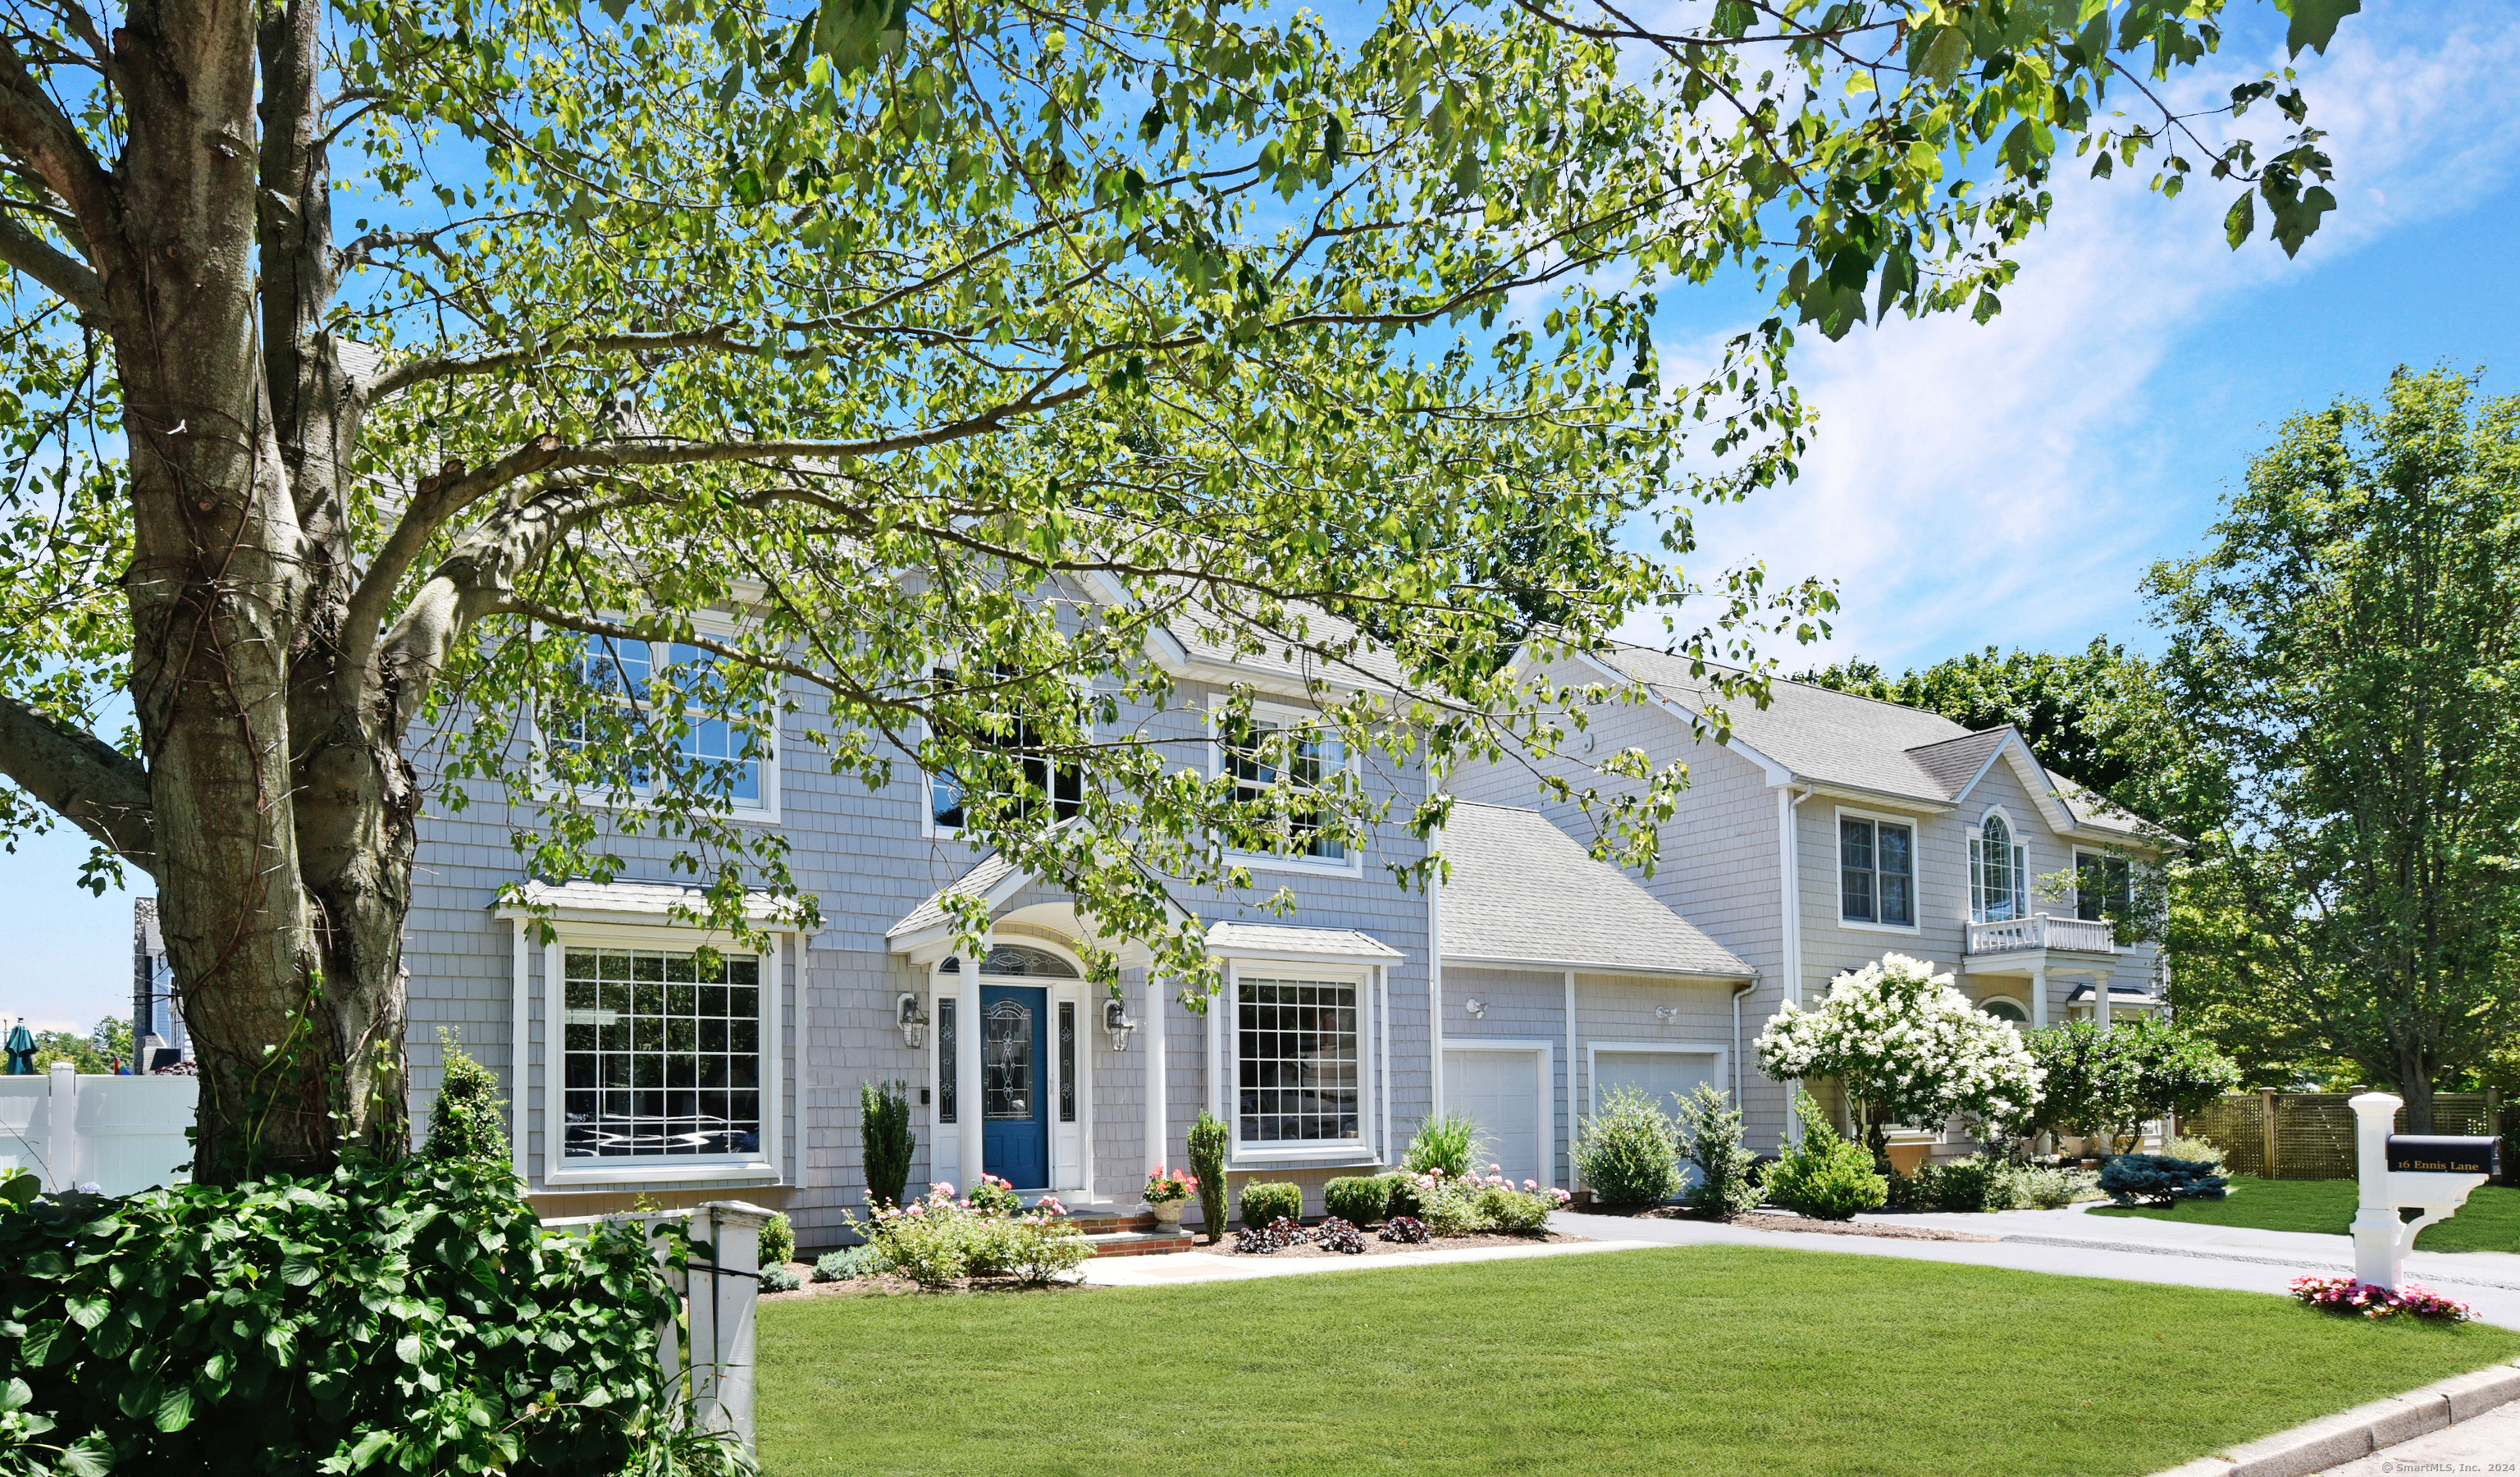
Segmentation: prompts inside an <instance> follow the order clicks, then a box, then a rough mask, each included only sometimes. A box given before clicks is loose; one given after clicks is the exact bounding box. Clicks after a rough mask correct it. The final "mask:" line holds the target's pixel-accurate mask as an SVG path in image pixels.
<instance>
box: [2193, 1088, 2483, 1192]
mask: <svg viewBox="0 0 2520 1477" xmlns="http://www.w3.org/2000/svg"><path fill="white" fill-rule="evenodd" d="M2353 1096H2354V1094H2353V1093H2350V1092H2234V1093H2232V1094H2231V1095H2230V1096H2228V1097H2226V1098H2224V1099H2223V1100H2222V1101H2220V1102H2218V1103H2216V1104H2214V1106H2212V1107H2210V1108H2207V1109H2206V1110H2205V1111H2204V1112H2202V1113H2198V1114H2195V1115H2194V1116H2192V1117H2189V1118H2186V1119H2183V1120H2181V1122H2180V1125H2179V1130H2180V1131H2181V1132H2182V1133H2184V1134H2186V1135H2188V1136H2189V1137H2192V1138H2201V1139H2204V1140H2205V1141H2206V1142H2207V1143H2210V1144H2212V1145H2213V1146H2214V1147H2216V1148H2218V1149H2221V1150H2222V1151H2223V1154H2224V1167H2225V1168H2226V1169H2228V1170H2229V1171H2230V1172H2231V1173H2233V1174H2235V1175H2257V1176H2260V1177H2265V1178H2268V1179H2351V1178H2353V1177H2354V1173H2355V1171H2354V1110H2353V1109H2352V1108H2349V1107H2347V1106H2346V1105H2345V1104H2346V1102H2347V1101H2348V1100H2349V1099H2351V1098H2352V1097H2353ZM2502 1117H2503V1115H2502V1108H2501V1104H2500V1102H2499V1101H2498V1100H2497V1098H2496V1096H2495V1094H2493V1093H2491V1092H2441V1093H2436V1094H2435V1095H2434V1097H2433V1131H2434V1132H2436V1133H2482V1134H2488V1135H2491V1136H2495V1137H2499V1136H2501V1133H2502ZM2396 1131H2398V1132H2401V1133H2403V1132H2405V1131H2407V1114H2406V1110H2405V1109H2403V1108H2401V1109H2399V1110H2398V1120H2397V1124H2396Z"/></svg>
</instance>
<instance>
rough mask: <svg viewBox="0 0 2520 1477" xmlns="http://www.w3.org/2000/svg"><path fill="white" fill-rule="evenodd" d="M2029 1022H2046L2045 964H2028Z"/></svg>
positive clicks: (2046, 983) (2046, 991)
mask: <svg viewBox="0 0 2520 1477" xmlns="http://www.w3.org/2000/svg"><path fill="white" fill-rule="evenodd" d="M2030 1024H2031V1025H2032V1026H2045V1025H2047V1024H2048V966H2047V965H2045V964H2033V965H2031V966H2030Z"/></svg>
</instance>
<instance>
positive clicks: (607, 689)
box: [558, 636, 777, 811]
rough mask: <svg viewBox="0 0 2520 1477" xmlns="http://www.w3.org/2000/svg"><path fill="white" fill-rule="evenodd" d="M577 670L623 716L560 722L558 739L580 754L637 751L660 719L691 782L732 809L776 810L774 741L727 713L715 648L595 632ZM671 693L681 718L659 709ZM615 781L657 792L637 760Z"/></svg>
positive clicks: (648, 792) (651, 777) (639, 792)
mask: <svg viewBox="0 0 2520 1477" xmlns="http://www.w3.org/2000/svg"><path fill="white" fill-rule="evenodd" d="M577 674H578V680H579V681H580V682H581V683H582V684H583V686H584V687H585V689H586V690H587V692H588V693H590V694H591V695H592V697H593V698H594V700H595V701H596V702H598V703H600V704H604V705H607V706H608V707H609V708H610V710H611V711H612V714H613V715H614V716H616V717H617V718H618V719H619V721H618V722H617V723H607V722H603V721H601V720H600V719H598V718H596V717H594V716H592V715H580V716H577V717H573V718H571V719H570V720H569V721H567V722H566V723H564V724H563V725H562V730H561V732H560V733H559V735H558V737H559V739H560V742H561V743H562V744H563V745H565V746H566V747H568V748H570V749H574V750H579V751H581V752H583V751H585V750H588V749H590V748H593V747H596V746H598V745H610V744H623V745H627V746H629V747H631V748H633V749H634V750H635V748H636V747H637V745H638V744H639V743H640V742H641V740H642V735H641V729H642V728H643V727H644V726H646V725H650V724H662V725H665V726H668V727H670V728H671V730H672V743H673V745H674V748H675V751H676V752H677V754H678V755H679V756H680V759H681V768H682V769H683V771H684V777H685V780H686V782H687V783H689V784H691V785H693V786H694V787H695V788H697V790H698V791H699V792H700V793H701V794H703V795H707V796H711V797H713V798H715V799H717V800H719V801H721V802H723V803H724V804H725V806H726V808H728V809H730V810H737V811H766V810H771V809H773V808H775V807H774V795H773V790H774V787H775V785H776V783H777V779H776V774H775V771H774V768H773V765H772V760H771V754H770V749H769V745H768V743H767V742H766V741H765V740H763V739H762V737H761V736H760V735H759V734H758V733H755V732H753V731H752V730H751V729H750V728H749V727H748V726H747V725H745V724H744V723H743V722H742V721H740V720H731V719H730V717H729V716H728V715H727V712H726V709H727V703H726V689H725V679H724V677H723V676H722V675H721V674H720V671H719V667H718V658H717V654H716V653H715V652H709V651H702V650H701V649H700V648H698V647H697V646H693V645H690V644H688V643H686V642H681V641H631V640H622V639H616V638H614V637H610V636H597V637H590V638H589V639H588V641H587V645H586V651H585V654H584V655H583V656H581V657H580V658H579V659H578V664H577ZM667 699H678V700H679V701H680V703H681V705H682V712H681V714H680V715H679V717H677V716H676V715H675V714H674V713H672V712H671V711H670V710H664V709H660V708H659V707H658V704H659V702H660V701H663V700H667ZM599 777H606V778H608V777H611V776H608V775H607V776H599ZM618 779H619V781H620V783H621V785H622V787H623V788H625V789H627V790H629V791H630V792H631V793H632V794H634V795H638V796H643V797H644V796H649V795H652V794H653V793H654V792H655V788H656V776H655V774H654V773H653V772H652V769H651V767H650V766H649V765H648V764H647V763H645V762H641V761H639V760H637V759H636V758H629V759H626V760H624V761H623V762H622V764H621V768H620V769H619V771H618Z"/></svg>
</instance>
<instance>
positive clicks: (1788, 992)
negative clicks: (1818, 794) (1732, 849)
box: [1777, 784, 1834, 1144]
mask: <svg viewBox="0 0 2520 1477" xmlns="http://www.w3.org/2000/svg"><path fill="white" fill-rule="evenodd" d="M1801 804H1802V801H1801V800H1799V799H1796V798H1795V796H1794V788H1793V786H1792V785H1790V784H1784V785H1778V787H1777V948H1778V962H1779V966H1780V970H1781V972H1782V973H1783V975H1784V977H1785V978H1784V981H1783V984H1784V988H1785V998H1786V1000H1788V1001H1790V1002H1791V1003H1793V1004H1794V1005H1795V1006H1797V1007H1799V1006H1800V1005H1801V1004H1802V1002H1803V873H1802V845H1801V837H1800V836H1799V835H1798V834H1797V832H1796V819H1795V815H1794V808H1795V807H1797V806H1799V805H1801ZM1832 845H1834V843H1832ZM1802 1090H1803V1085H1802V1081H1801V1079H1799V1078H1797V1079H1795V1080H1793V1081H1791V1082H1788V1083H1786V1084H1785V1142H1786V1143H1788V1144H1797V1143H1800V1142H1802V1141H1803V1121H1802V1118H1801V1117H1800V1116H1799V1115H1797V1114H1796V1113H1795V1112H1794V1101H1795V1099H1797V1098H1799V1097H1800V1096H1802Z"/></svg>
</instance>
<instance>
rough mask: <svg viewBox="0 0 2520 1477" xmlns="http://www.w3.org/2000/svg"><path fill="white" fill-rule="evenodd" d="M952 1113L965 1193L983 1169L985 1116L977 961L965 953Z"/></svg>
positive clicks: (958, 992) (957, 994)
mask: <svg viewBox="0 0 2520 1477" xmlns="http://www.w3.org/2000/svg"><path fill="white" fill-rule="evenodd" d="M954 1000H955V1004H954V1014H955V1016H956V1018H957V1019H956V1020H955V1022H954V1112H955V1115H956V1118H957V1120H958V1121H957V1122H956V1124H955V1127H956V1128H957V1129H960V1130H961V1132H960V1133H959V1134H958V1135H957V1136H958V1137H959V1138H960V1139H961V1140H962V1160H963V1162H962V1164H961V1165H959V1166H958V1167H957V1168H956V1171H955V1173H956V1174H958V1175H959V1176H961V1182H960V1183H959V1184H957V1185H956V1186H955V1187H956V1188H957V1189H960V1190H961V1191H962V1192H963V1193H964V1194H969V1193H970V1192H971V1186H973V1185H975V1184H978V1183H979V1182H980V1171H981V1169H982V1168H983V1162H982V1160H981V1157H980V1155H981V1148H980V1124H981V1121H982V1120H983V1119H985V1118H987V1117H988V1114H987V1113H986V1112H985V1111H984V1104H983V1101H982V1099H983V1097H984V1094H983V1093H982V1091H981V1090H980V961H979V960H977V959H975V958H971V957H970V956H968V955H966V956H965V957H964V959H963V972H962V973H960V974H958V975H956V976H955V977H954Z"/></svg>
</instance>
